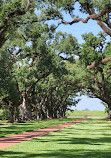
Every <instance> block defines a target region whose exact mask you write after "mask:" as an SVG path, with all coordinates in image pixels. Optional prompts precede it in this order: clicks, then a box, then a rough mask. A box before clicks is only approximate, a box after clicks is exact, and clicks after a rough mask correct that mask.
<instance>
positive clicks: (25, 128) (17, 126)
mask: <svg viewBox="0 0 111 158" xmlns="http://www.w3.org/2000/svg"><path fill="white" fill-rule="evenodd" d="M78 119H80V118H66V119H53V120H46V121H28V122H26V123H14V124H6V126H0V137H6V136H9V135H14V134H19V133H23V132H29V131H34V130H37V129H42V128H46V127H50V126H55V125H59V124H63V123H66V122H71V121H75V120H78Z"/></svg>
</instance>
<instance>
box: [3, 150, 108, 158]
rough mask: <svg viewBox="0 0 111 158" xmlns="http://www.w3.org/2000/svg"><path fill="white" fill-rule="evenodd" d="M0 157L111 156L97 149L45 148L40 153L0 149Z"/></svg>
mask: <svg viewBox="0 0 111 158" xmlns="http://www.w3.org/2000/svg"><path fill="white" fill-rule="evenodd" d="M0 158H111V151H110V150H107V151H103V150H102V151H101V150H100V151H97V150H75V149H74V150H73V149H68V150H66V149H61V150H56V151H55V150H47V151H45V150H44V151H42V152H41V153H40V152H39V153H38V154H37V153H28V152H13V151H0Z"/></svg>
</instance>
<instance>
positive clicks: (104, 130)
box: [0, 119, 111, 158]
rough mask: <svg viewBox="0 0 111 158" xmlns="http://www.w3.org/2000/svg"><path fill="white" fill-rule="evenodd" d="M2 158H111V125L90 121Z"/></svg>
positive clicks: (4, 153)
mask: <svg viewBox="0 0 111 158" xmlns="http://www.w3.org/2000/svg"><path fill="white" fill-rule="evenodd" d="M0 158H111V122H110V121H105V120H104V119H88V120H85V121H84V122H81V123H78V124H75V125H72V126H70V127H67V128H64V129H62V130H60V131H57V132H52V133H49V134H47V135H45V136H41V137H38V138H34V139H32V140H30V141H26V142H22V143H20V144H17V145H14V146H11V147H8V148H6V149H4V150H1V151H0Z"/></svg>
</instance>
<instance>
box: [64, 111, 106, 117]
mask: <svg viewBox="0 0 111 158" xmlns="http://www.w3.org/2000/svg"><path fill="white" fill-rule="evenodd" d="M66 115H67V116H68V117H83V116H89V117H90V116H92V117H93V116H94V117H96V116H97V117H98V116H100V117H106V116H107V113H105V111H67V112H66Z"/></svg>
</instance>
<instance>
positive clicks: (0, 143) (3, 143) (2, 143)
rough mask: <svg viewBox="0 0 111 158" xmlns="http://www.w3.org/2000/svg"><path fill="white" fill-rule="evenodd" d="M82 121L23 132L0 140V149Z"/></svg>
mask: <svg viewBox="0 0 111 158" xmlns="http://www.w3.org/2000/svg"><path fill="white" fill-rule="evenodd" d="M84 120H86V118H83V119H80V120H76V121H73V122H69V123H65V124H61V125H56V126H52V127H48V128H44V129H39V130H36V131H31V132H25V133H21V134H16V135H12V136H8V137H4V138H0V149H3V148H6V147H9V146H12V145H15V144H18V143H20V142H23V141H27V140H30V139H32V138H36V137H38V136H42V135H45V134H47V133H49V132H54V131H58V130H60V129H62V128H65V127H68V126H71V125H73V124H76V123H79V122H82V121H84Z"/></svg>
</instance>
